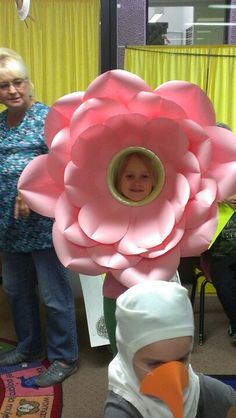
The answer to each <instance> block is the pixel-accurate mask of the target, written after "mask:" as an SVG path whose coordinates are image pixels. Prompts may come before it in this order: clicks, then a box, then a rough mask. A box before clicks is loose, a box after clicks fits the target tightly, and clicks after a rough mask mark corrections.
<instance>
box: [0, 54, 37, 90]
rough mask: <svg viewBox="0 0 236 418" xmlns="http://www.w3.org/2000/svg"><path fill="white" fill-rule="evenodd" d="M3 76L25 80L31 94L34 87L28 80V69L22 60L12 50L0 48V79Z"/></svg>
mask: <svg viewBox="0 0 236 418" xmlns="http://www.w3.org/2000/svg"><path fill="white" fill-rule="evenodd" d="M3 74H4V75H9V76H12V77H14V78H24V79H27V80H28V82H29V86H30V91H31V93H32V91H33V88H34V86H33V83H32V82H31V81H30V79H29V74H28V69H27V67H26V65H25V63H24V61H23V58H22V57H21V56H20V55H19V54H18V53H17V52H16V51H14V50H13V49H9V48H0V77H1V76H2V75H3Z"/></svg>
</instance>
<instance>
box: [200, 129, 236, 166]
mask: <svg viewBox="0 0 236 418" xmlns="http://www.w3.org/2000/svg"><path fill="white" fill-rule="evenodd" d="M206 132H207V133H208V135H209V137H210V139H211V141H212V144H213V145H214V146H213V148H212V160H213V161H214V162H217V163H222V164H224V163H227V162H235V161H236V150H235V134H234V133H233V132H231V131H229V130H228V129H224V128H220V127H218V126H208V127H207V128H206Z"/></svg>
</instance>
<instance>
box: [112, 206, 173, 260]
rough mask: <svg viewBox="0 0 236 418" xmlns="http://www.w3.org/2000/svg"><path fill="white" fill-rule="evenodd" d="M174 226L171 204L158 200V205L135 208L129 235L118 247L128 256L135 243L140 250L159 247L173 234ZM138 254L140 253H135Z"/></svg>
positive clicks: (126, 235) (127, 234)
mask: <svg viewBox="0 0 236 418" xmlns="http://www.w3.org/2000/svg"><path fill="white" fill-rule="evenodd" d="M146 216H148V222H147V219H146ZM174 224H175V213H174V210H173V208H172V206H171V204H170V203H169V202H167V201H163V200H162V199H159V200H158V205H156V204H153V203H151V204H149V205H146V206H140V207H138V208H133V212H132V217H131V218H130V223H129V228H128V230H127V233H126V234H125V235H124V237H123V238H122V239H121V241H120V242H119V244H118V245H117V248H118V251H119V252H121V253H122V254H127V251H129V248H130V247H133V243H135V245H136V247H137V248H138V250H139V249H140V248H142V249H149V248H151V247H153V246H156V245H159V244H161V242H162V241H163V240H165V239H166V237H167V236H168V235H169V234H170V233H171V231H172V228H173V227H174ZM137 225H138V228H137ZM138 253H139V251H137V252H135V254H138Z"/></svg>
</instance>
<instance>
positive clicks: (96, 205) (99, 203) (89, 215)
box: [79, 196, 130, 244]
mask: <svg viewBox="0 0 236 418" xmlns="http://www.w3.org/2000/svg"><path fill="white" fill-rule="evenodd" d="M129 210H130V208H129V207H127V206H125V205H121V204H119V203H118V202H116V201H115V199H113V198H112V197H109V196H108V197H101V198H97V199H93V200H91V201H90V202H89V203H88V204H87V205H85V206H83V207H82V208H81V211H80V213H79V225H80V227H81V228H82V230H83V231H84V233H85V234H86V235H88V236H89V237H90V238H91V239H93V240H96V241H98V242H99V243H101V244H113V243H115V242H117V241H118V240H120V239H121V238H122V237H123V236H124V234H125V233H126V231H127V229H128V225H129Z"/></svg>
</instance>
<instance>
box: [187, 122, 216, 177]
mask: <svg viewBox="0 0 236 418" xmlns="http://www.w3.org/2000/svg"><path fill="white" fill-rule="evenodd" d="M182 127H183V129H184V131H185V133H186V134H187V137H188V139H189V143H190V151H191V152H192V153H193V154H194V155H195V157H196V159H197V160H198V165H199V167H200V168H201V171H206V170H207V169H208V168H209V165H210V162H211V159H212V141H211V140H210V138H209V136H208V134H207V129H202V127H201V126H199V125H198V124H197V123H195V122H193V121H191V120H184V121H183V123H182Z"/></svg>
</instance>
